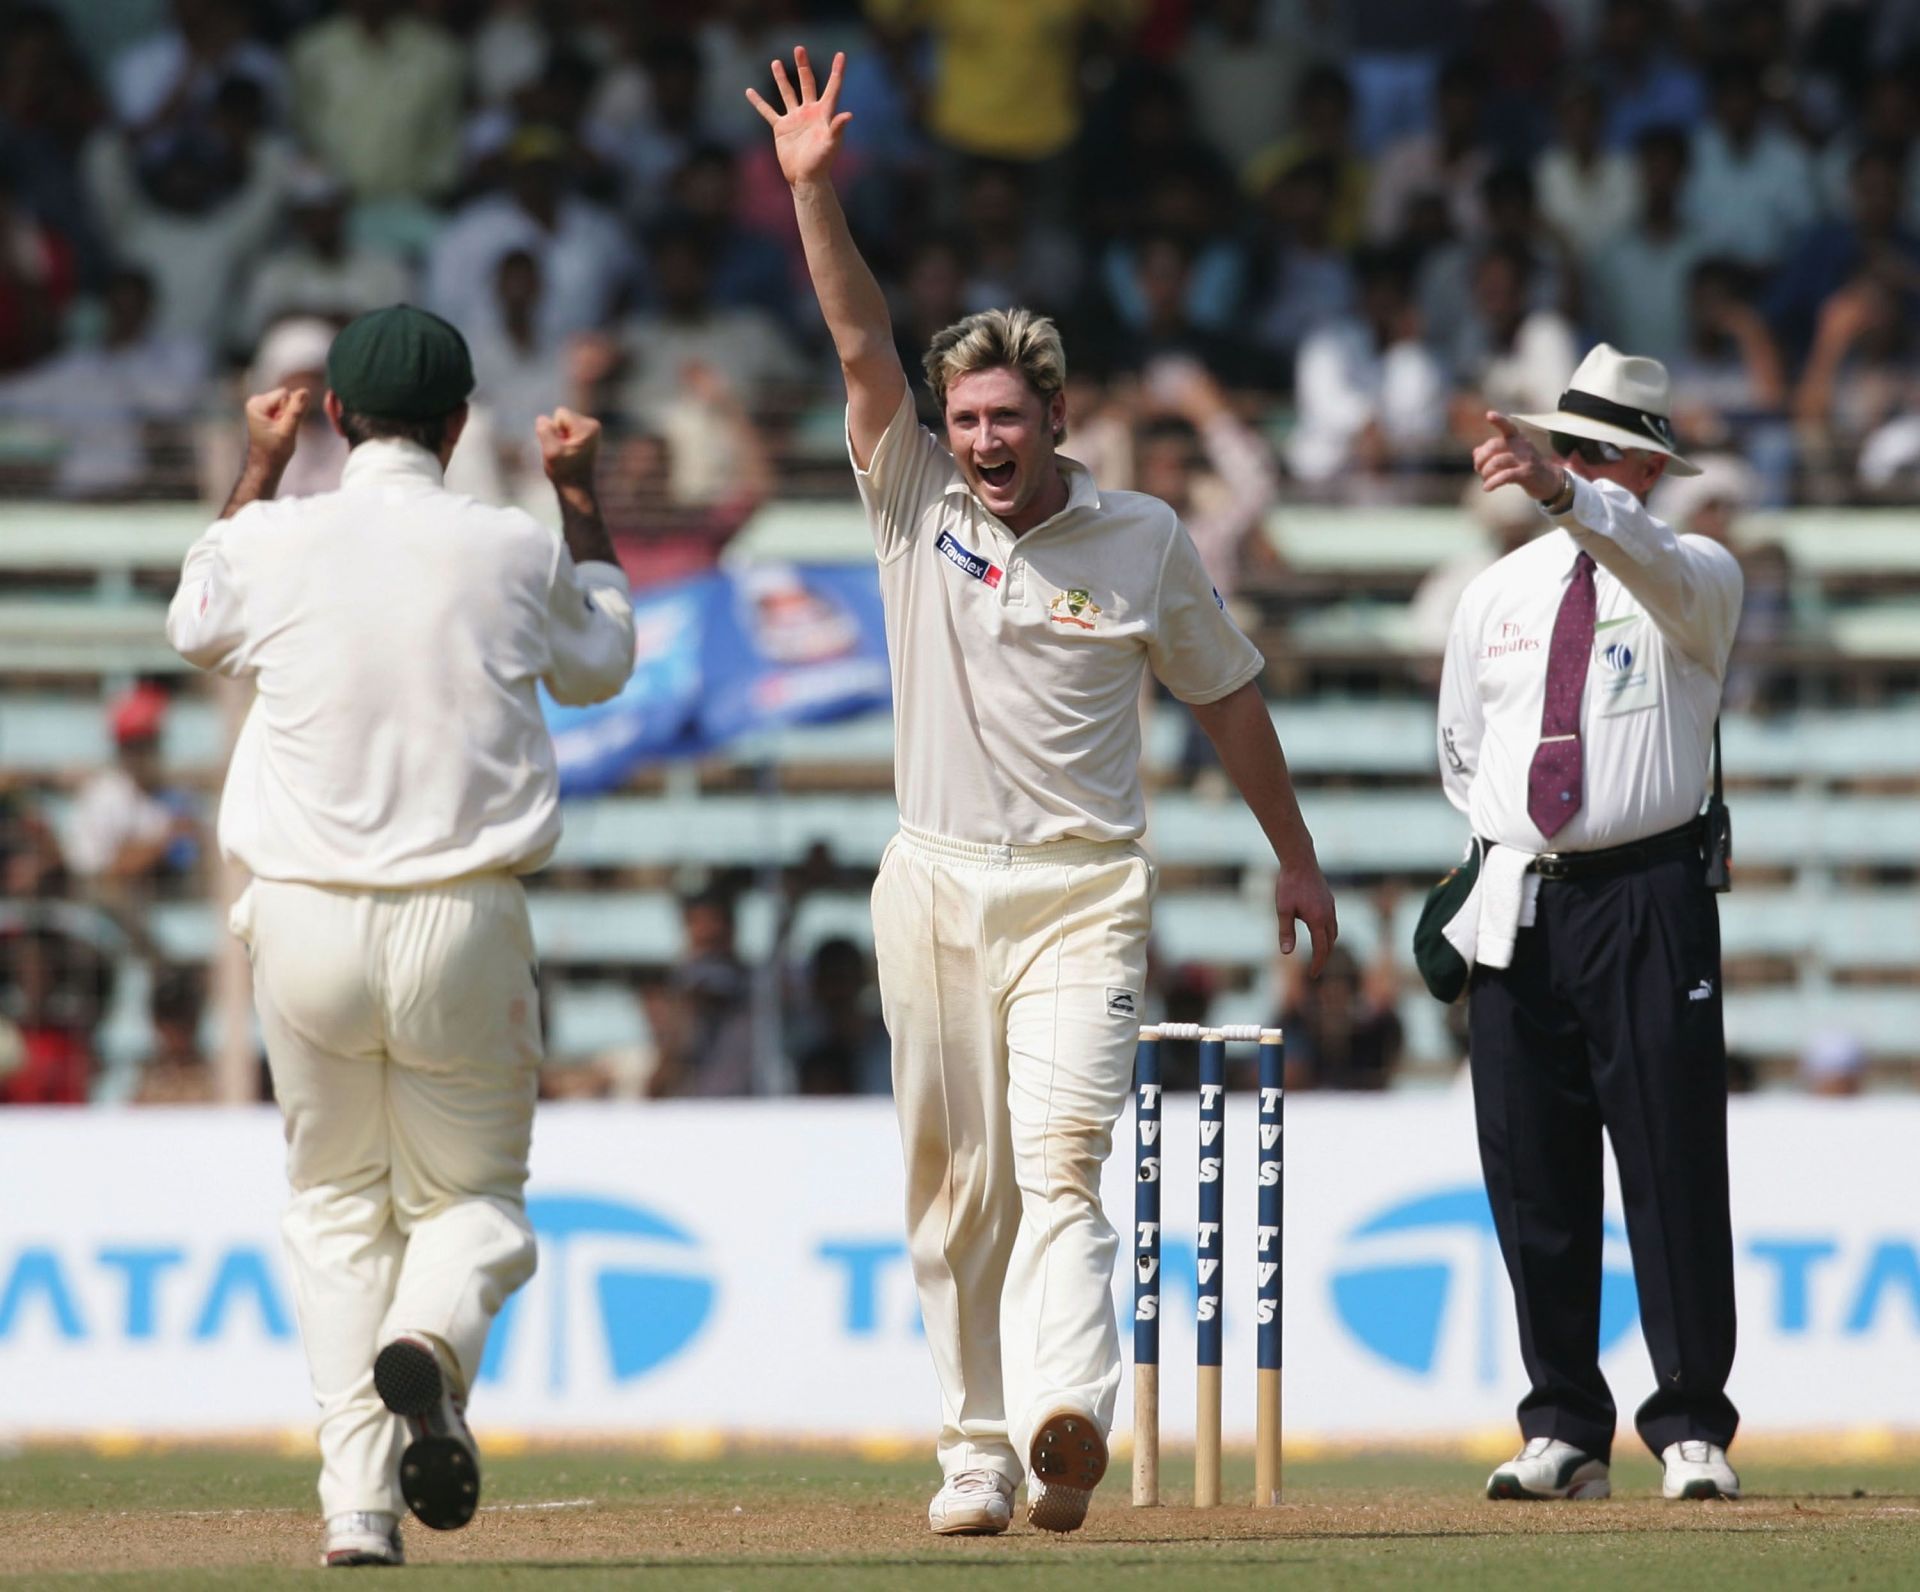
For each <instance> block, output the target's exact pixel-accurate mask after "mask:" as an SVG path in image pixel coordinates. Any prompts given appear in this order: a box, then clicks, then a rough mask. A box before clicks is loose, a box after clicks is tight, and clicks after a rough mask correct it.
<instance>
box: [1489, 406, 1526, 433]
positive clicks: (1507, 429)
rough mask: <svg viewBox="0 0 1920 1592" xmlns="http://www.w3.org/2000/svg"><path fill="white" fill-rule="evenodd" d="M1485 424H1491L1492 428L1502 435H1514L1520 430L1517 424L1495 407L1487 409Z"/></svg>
mask: <svg viewBox="0 0 1920 1592" xmlns="http://www.w3.org/2000/svg"><path fill="white" fill-rule="evenodd" d="M1487 424H1488V425H1490V426H1492V427H1493V429H1494V430H1495V431H1497V432H1499V433H1500V435H1501V436H1503V437H1511V436H1515V435H1517V434H1518V432H1519V430H1520V428H1519V427H1518V426H1516V425H1515V424H1514V423H1513V422H1512V421H1511V420H1509V419H1508V418H1507V417H1506V416H1505V415H1503V414H1501V413H1500V412H1499V411H1498V410H1497V409H1489V410H1488V411H1487Z"/></svg>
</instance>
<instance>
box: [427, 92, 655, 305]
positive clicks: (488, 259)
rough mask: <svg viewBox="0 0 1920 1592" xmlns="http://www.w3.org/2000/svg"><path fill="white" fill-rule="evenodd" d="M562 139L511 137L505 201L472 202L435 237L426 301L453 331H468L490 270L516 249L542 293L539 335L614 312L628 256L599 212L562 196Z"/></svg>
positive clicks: (629, 268) (486, 293) (540, 131)
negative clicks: (528, 259)
mask: <svg viewBox="0 0 1920 1592" xmlns="http://www.w3.org/2000/svg"><path fill="white" fill-rule="evenodd" d="M565 147H566V146H565V140H563V139H562V138H561V137H560V136H559V135H558V134H556V133H554V132H552V131H550V130H548V129H546V128H540V127H529V128H525V129H523V130H522V131H521V132H520V133H518V134H517V135H515V137H514V140H513V143H512V145H511V146H510V148H509V151H508V182H507V191H506V192H505V193H499V194H490V195H487V196H486V197H484V198H480V199H476V200H474V201H473V203H471V204H470V205H468V206H467V207H466V208H465V209H463V210H461V211H460V212H459V213H458V214H457V215H456V216H455V217H454V218H453V220H452V221H451V222H450V223H449V224H448V226H447V228H446V230H445V231H444V232H442V233H441V234H440V237H439V240H438V241H437V242H436V243H435V245H434V248H433V254H432V256H431V258H430V260H429V261H428V266H427V301H428V303H429V305H430V306H431V307H432V308H433V309H434V310H435V311H436V312H438V313H439V314H440V315H442V316H444V317H445V318H446V319H447V320H450V321H452V322H453V323H454V325H456V326H471V325H475V324H477V323H478V322H479V321H480V320H481V319H482V318H483V317H484V315H485V313H486V305H487V301H488V299H489V298H490V297H491V296H492V293H493V283H494V273H495V271H496V270H497V269H498V267H499V264H500V261H501V259H502V258H504V257H505V256H506V255H507V254H509V253H511V252H512V251H513V250H515V249H524V250H526V251H527V252H528V253H529V254H531V255H532V256H533V257H534V258H535V259H536V260H538V261H539V262H540V274H541V278H542V280H543V281H544V282H545V283H546V284H547V293H546V295H545V297H544V298H543V300H542V301H541V302H542V326H541V334H542V335H543V336H547V337H561V336H565V335H567V334H569V333H572V332H582V331H586V330H588V329H590V328H593V327H597V326H603V325H605V324H606V322H607V320H608V318H609V317H610V316H612V315H613V314H614V313H615V312H616V311H617V310H618V308H619V306H620V300H621V297H622V295H623V293H624V292H625V290H626V287H627V284H628V281H629V278H630V277H631V275H632V272H633V264H634V259H633V248H632V245H631V244H630V243H629V242H628V240H627V235H626V233H625V232H624V231H623V230H622V228H621V226H620V224H619V222H617V221H616V220H615V219H614V218H613V217H612V216H611V215H609V214H608V213H607V212H606V211H605V210H602V209H601V208H600V207H599V206H598V205H595V204H591V203H589V202H588V201H586V200H585V199H582V198H580V197H578V196H577V195H575V194H574V193H573V192H571V191H570V188H569V185H568V181H567V175H568V174H567V170H566V167H565V166H564V165H563V164H562V163H561V156H562V154H563V152H564V150H565Z"/></svg>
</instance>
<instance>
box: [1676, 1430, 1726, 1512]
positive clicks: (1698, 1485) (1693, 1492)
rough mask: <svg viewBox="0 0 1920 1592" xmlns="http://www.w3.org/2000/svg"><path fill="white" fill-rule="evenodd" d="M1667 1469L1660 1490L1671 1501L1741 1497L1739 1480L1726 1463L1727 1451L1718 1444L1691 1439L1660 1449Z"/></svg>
mask: <svg viewBox="0 0 1920 1592" xmlns="http://www.w3.org/2000/svg"><path fill="white" fill-rule="evenodd" d="M1660 1463H1661V1464H1662V1465H1663V1466H1665V1467H1666V1472H1665V1474H1664V1475H1663V1476H1662V1477H1661V1478H1660V1491H1661V1492H1662V1493H1663V1494H1665V1495H1666V1496H1667V1497H1668V1498H1672V1499H1680V1498H1738V1497H1739V1496H1740V1478H1739V1476H1737V1475H1736V1474H1735V1473H1734V1469H1733V1467H1732V1466H1731V1465H1729V1464H1728V1463H1727V1451H1726V1450H1725V1449H1724V1448H1722V1447H1721V1446H1720V1445H1719V1444H1718V1443H1709V1442H1707V1441H1706V1440H1705V1439H1703V1438H1696V1437H1689V1438H1686V1439H1685V1440H1683V1441H1681V1442H1678V1443H1669V1444H1667V1446H1666V1447H1665V1448H1663V1449H1661V1450H1660Z"/></svg>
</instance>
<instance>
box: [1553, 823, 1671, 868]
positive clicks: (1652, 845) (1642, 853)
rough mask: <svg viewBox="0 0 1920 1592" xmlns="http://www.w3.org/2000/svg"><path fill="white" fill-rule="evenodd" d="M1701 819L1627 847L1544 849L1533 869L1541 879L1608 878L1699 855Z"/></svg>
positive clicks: (1631, 842) (1634, 841)
mask: <svg viewBox="0 0 1920 1592" xmlns="http://www.w3.org/2000/svg"><path fill="white" fill-rule="evenodd" d="M1701 835H1702V831H1701V824H1700V820H1699V819H1697V818H1696V819H1694V820H1693V821H1692V822H1691V823H1686V824H1682V825H1681V826H1680V827H1679V828H1678V829H1668V830H1665V831H1663V832H1662V833H1660V834H1657V835H1649V836H1647V838H1646V839H1645V840H1633V841H1629V842H1628V843H1627V844H1626V845H1624V846H1608V847H1607V848H1606V849H1605V850H1603V851H1543V852H1541V853H1540V855H1539V856H1537V857H1535V858H1534V859H1533V863H1532V867H1531V871H1532V872H1534V873H1537V874H1539V875H1540V877H1541V878H1542V879H1605V878H1610V877H1612V876H1613V875H1615V874H1621V873H1634V872H1637V871H1638V870H1639V869H1641V868H1651V867H1652V866H1653V865H1654V864H1655V863H1656V862H1671V861H1672V860H1673V859H1674V858H1675V857H1687V856H1691V857H1698V856H1699V855H1700V842H1701Z"/></svg>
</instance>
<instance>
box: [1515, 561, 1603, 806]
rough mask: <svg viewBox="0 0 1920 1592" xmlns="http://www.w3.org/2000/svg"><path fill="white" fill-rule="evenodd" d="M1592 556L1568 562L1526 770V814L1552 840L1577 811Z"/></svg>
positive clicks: (1589, 634) (1588, 653)
mask: <svg viewBox="0 0 1920 1592" xmlns="http://www.w3.org/2000/svg"><path fill="white" fill-rule="evenodd" d="M1593 611H1594V595H1593V556H1592V554H1590V553H1582V554H1581V555H1580V556H1579V557H1578V558H1577V559H1575V560H1574V563H1573V580H1572V581H1571V582H1570V583H1569V584H1568V586H1567V594H1566V595H1565V596H1564V597H1562V598H1561V599H1560V612H1559V613H1558V614H1556V615H1555V616H1554V620H1553V640H1552V641H1550V642H1549V643H1548V644H1547V703H1546V706H1545V707H1544V708H1543V709H1542V710H1541V713H1540V749H1539V750H1538V751H1537V752H1535V753H1534V754H1533V767H1532V768H1530V769H1529V770H1528V771H1527V816H1528V817H1529V818H1531V819H1532V820H1533V821H1534V822H1535V823H1536V824H1538V825H1539V826H1540V833H1541V834H1543V835H1545V836H1546V837H1547V839H1549V840H1551V839H1553V837H1554V836H1555V835H1557V834H1559V833H1560V831H1561V830H1562V829H1564V828H1565V827H1566V824H1567V820H1568V819H1569V818H1571V817H1572V816H1573V815H1574V814H1575V813H1577V812H1579V811H1580V799H1581V798H1580V782H1581V776H1582V758H1581V747H1580V699H1581V697H1582V696H1583V695H1584V694H1585V692H1586V689H1587V665H1588V663H1589V662H1591V661H1592V658H1593Z"/></svg>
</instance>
